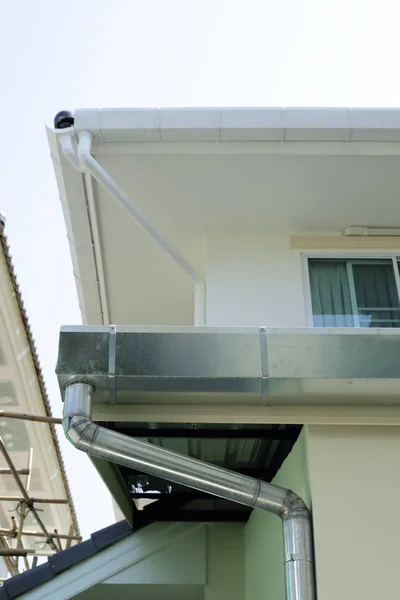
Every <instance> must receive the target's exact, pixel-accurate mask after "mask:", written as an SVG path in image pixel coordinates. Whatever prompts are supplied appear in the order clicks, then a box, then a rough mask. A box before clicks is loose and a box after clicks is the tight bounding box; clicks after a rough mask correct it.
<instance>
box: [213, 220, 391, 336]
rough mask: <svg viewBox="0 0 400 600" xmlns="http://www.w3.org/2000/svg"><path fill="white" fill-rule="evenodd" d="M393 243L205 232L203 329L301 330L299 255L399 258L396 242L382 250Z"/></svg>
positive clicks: (303, 306)
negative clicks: (297, 328)
mask: <svg viewBox="0 0 400 600" xmlns="http://www.w3.org/2000/svg"><path fill="white" fill-rule="evenodd" d="M299 235H300V237H299ZM393 239H394V238H376V237H375V238H373V237H372V238H371V237H370V238H368V237H363V236H359V237H346V236H341V235H340V232H330V233H320V234H319V235H317V234H313V235H306V234H304V233H303V234H298V235H296V234H294V235H293V233H292V232H290V233H289V232H287V233H268V232H261V233H260V232H249V233H244V232H235V233H212V234H209V235H208V237H207V259H206V264H207V267H206V283H207V318H206V321H207V325H208V326H211V327H213V326H221V327H224V326H232V327H235V326H236V327H241V326H260V325H266V326H267V327H305V326H306V325H307V314H306V313H307V311H309V312H311V311H310V307H309V306H308V307H307V304H308V303H309V300H307V295H308V297H309V287H308V286H309V283H308V276H307V275H305V274H304V272H303V271H304V261H303V258H302V257H303V255H306V256H307V255H308V256H310V255H311V256H327V255H328V256H348V257H353V258H355V257H360V256H361V257H362V256H368V257H370V258H371V257H377V258H378V257H388V256H398V255H399V254H400V246H399V244H398V243H397V242H396V244H397V247H394V248H390V247H388V246H387V243H388V242H387V240H391V243H392V242H393ZM303 244H304V246H303ZM308 244H309V247H308V248H307V245H308ZM316 244H318V246H317V245H316ZM319 244H321V245H320V246H319ZM310 248H311V249H310ZM308 317H309V319H310V318H311V315H310V314H309V315H308Z"/></svg>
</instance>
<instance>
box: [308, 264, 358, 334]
mask: <svg viewBox="0 0 400 600" xmlns="http://www.w3.org/2000/svg"><path fill="white" fill-rule="evenodd" d="M309 272H310V285H311V302H312V309H313V315H314V325H315V327H354V319H353V313H352V309H351V300H350V287H349V280H348V276H347V268H346V262H345V261H334V262H331V261H329V262H325V261H318V260H310V261H309Z"/></svg>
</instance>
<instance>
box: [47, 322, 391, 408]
mask: <svg viewBox="0 0 400 600" xmlns="http://www.w3.org/2000/svg"><path fill="white" fill-rule="evenodd" d="M399 355H400V330H399V329H386V330H379V329H377V330H373V329H367V330H362V329H359V330H355V329H316V328H311V329H306V328H304V329H289V328H278V329H269V328H263V327H261V328H258V327H253V328H213V327H204V328H203V327H196V328H195V327H157V328H155V327H120V326H118V327H105V326H101V327H63V328H62V329H61V334H60V344H59V357H58V364H57V374H58V381H59V384H60V388H61V391H63V390H64V388H65V386H66V385H68V384H69V383H71V382H73V381H76V380H77V379H78V380H80V381H82V380H89V381H91V382H92V383H93V384H94V385H95V391H94V395H93V402H94V403H95V404H96V405H97V404H109V403H114V404H115V403H117V404H165V403H169V404H174V405H177V404H183V405H185V406H188V405H190V404H198V405H199V404H201V405H207V404H209V405H222V404H228V405H241V406H246V405H253V406H259V405H260V404H261V405H270V406H272V405H284V404H286V405H296V404H297V405H302V406H304V405H320V406H321V405H330V406H332V405H334V406H340V405H341V406H343V405H345V406H357V405H358V406H363V407H365V406H379V407H382V406H399V405H400V363H399V359H398V357H399Z"/></svg>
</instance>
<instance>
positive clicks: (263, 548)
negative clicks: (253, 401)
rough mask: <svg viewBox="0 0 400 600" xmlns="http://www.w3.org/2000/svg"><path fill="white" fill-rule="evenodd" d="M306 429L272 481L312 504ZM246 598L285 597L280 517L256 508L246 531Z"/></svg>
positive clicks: (263, 599) (267, 599)
mask: <svg viewBox="0 0 400 600" xmlns="http://www.w3.org/2000/svg"><path fill="white" fill-rule="evenodd" d="M307 465H308V461H307V430H306V428H303V431H302V433H301V435H300V437H299V439H298V441H297V443H296V444H295V446H294V447H293V450H292V452H291V453H290V454H289V456H288V457H287V459H286V460H285V462H284V463H283V465H282V467H281V469H280V471H279V473H278V474H277V476H276V477H275V479H274V480H273V483H275V484H276V485H280V486H282V487H287V488H290V489H292V490H293V491H294V492H296V494H299V496H301V497H302V498H303V499H304V500H305V502H307V504H308V506H310V485H309V478H308V468H307ZM244 548H245V599H246V600H284V598H285V590H284V576H283V543H282V527H281V520H280V519H279V518H278V517H276V516H275V515H271V514H268V513H265V512H261V511H258V510H254V511H253V513H252V515H251V517H250V519H249V521H248V523H247V525H246V527H245V532H244Z"/></svg>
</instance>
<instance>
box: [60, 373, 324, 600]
mask: <svg viewBox="0 0 400 600" xmlns="http://www.w3.org/2000/svg"><path fill="white" fill-rule="evenodd" d="M93 391H94V388H93V387H92V385H91V384H89V383H78V382H77V383H71V384H70V385H68V386H67V387H66V388H65V398H64V417H63V428H64V432H65V435H66V436H67V438H68V440H69V441H70V442H71V443H72V444H73V445H74V446H75V447H76V448H78V449H79V450H83V451H84V452H86V453H87V454H89V455H90V456H95V457H97V458H100V459H103V460H106V461H109V462H113V463H116V464H118V465H123V466H125V467H129V468H132V469H135V470H138V471H140V472H142V473H148V474H149V475H154V476H156V477H160V478H161V479H165V480H167V481H172V482H175V483H179V484H181V485H185V486H187V487H189V488H193V489H196V490H200V491H202V492H206V493H208V494H213V495H214V496H218V497H220V498H225V499H226V500H230V501H233V502H237V503H239V504H244V505H246V506H250V507H251V508H255V509H258V510H264V511H267V512H270V513H273V514H274V515H277V516H279V517H280V518H281V520H282V525H283V540H284V571H285V589H286V600H315V598H316V591H315V574H314V558H313V540H312V531H311V518H310V513H309V510H308V508H307V506H306V505H305V503H304V502H303V500H302V499H301V498H300V497H299V496H297V494H295V493H294V492H292V491H291V490H288V489H285V488H281V487H278V486H276V485H273V484H271V483H266V482H264V481H260V480H257V479H253V478H251V477H247V476H246V475H241V474H239V473H235V472H233V471H228V470H227V469H222V468H220V467H216V466H214V465H210V464H208V463H205V462H202V461H199V460H195V459H193V458H190V457H188V456H183V455H181V454H178V453H177V452H172V451H170V450H165V449H164V448H159V447H157V446H154V445H153V444H148V443H146V442H142V441H139V440H136V439H134V438H131V437H129V436H127V435H123V434H121V433H116V432H115V431H111V430H110V429H106V428H105V427H100V425H97V424H96V423H94V422H93V421H92V419H91V414H92V397H93ZM267 542H268V541H267Z"/></svg>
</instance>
